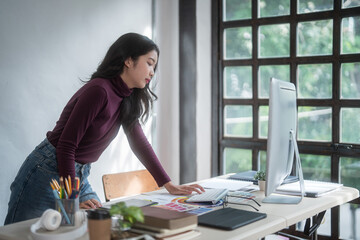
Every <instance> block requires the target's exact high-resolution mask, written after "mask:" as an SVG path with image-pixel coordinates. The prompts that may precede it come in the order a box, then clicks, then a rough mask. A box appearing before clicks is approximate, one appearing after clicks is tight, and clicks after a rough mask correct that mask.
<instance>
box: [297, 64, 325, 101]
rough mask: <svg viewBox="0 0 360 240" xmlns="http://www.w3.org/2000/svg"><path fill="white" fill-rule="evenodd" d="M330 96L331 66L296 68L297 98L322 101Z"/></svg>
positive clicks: (311, 65) (309, 65)
mask: <svg viewBox="0 0 360 240" xmlns="http://www.w3.org/2000/svg"><path fill="white" fill-rule="evenodd" d="M331 96H332V64H303V65H299V66H298V98H316V99H324V98H331Z"/></svg>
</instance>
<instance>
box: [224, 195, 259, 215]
mask: <svg viewBox="0 0 360 240" xmlns="http://www.w3.org/2000/svg"><path fill="white" fill-rule="evenodd" d="M229 197H233V198H242V199H246V200H251V201H253V202H255V203H256V205H258V206H259V207H261V204H260V203H258V202H257V201H256V200H255V199H254V197H247V196H241V195H231V194H230V195H226V196H225V198H224V203H223V208H225V207H226V206H227V205H228V204H236V205H242V206H249V207H252V208H253V209H255V210H256V211H259V209H257V208H256V207H254V206H253V205H251V204H249V203H239V202H230V201H229Z"/></svg>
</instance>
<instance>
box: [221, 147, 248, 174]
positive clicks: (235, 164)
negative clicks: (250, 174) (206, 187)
mask: <svg viewBox="0 0 360 240" xmlns="http://www.w3.org/2000/svg"><path fill="white" fill-rule="evenodd" d="M224 164H225V167H224V169H225V174H227V173H238V172H244V171H248V170H251V169H252V153H251V150H248V149H239V148H225V149H224Z"/></svg>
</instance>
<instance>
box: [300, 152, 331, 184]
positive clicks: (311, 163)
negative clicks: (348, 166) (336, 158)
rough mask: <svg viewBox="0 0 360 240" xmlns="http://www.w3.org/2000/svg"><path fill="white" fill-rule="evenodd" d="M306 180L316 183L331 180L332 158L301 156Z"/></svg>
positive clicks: (310, 155)
mask: <svg viewBox="0 0 360 240" xmlns="http://www.w3.org/2000/svg"><path fill="white" fill-rule="evenodd" d="M300 159H301V166H302V169H303V174H304V179H308V180H316V181H328V182H329V181H330V180H331V171H330V169H331V157H330V156H323V155H312V154H300Z"/></svg>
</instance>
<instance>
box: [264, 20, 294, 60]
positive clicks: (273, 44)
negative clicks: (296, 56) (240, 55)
mask: <svg viewBox="0 0 360 240" xmlns="http://www.w3.org/2000/svg"><path fill="white" fill-rule="evenodd" d="M259 44H260V52H259V56H260V57H288V56H290V24H276V25H266V26H260V27H259Z"/></svg>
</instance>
